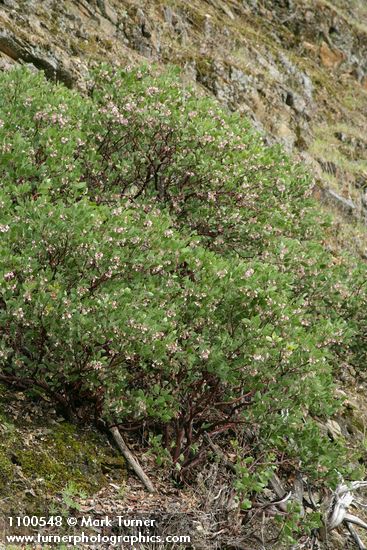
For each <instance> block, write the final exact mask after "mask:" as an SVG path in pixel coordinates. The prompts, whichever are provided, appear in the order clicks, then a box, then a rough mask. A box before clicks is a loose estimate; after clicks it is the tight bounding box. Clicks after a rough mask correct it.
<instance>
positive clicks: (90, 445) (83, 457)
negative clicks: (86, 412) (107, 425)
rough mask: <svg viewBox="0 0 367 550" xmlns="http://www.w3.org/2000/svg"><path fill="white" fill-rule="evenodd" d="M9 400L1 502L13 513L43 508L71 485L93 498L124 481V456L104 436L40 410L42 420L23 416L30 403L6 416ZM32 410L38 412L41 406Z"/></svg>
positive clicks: (3, 398) (3, 428)
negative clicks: (110, 486) (108, 485)
mask: <svg viewBox="0 0 367 550" xmlns="http://www.w3.org/2000/svg"><path fill="white" fill-rule="evenodd" d="M8 399H9V394H6V393H5V394H4V393H1V392H0V436H1V439H0V441H1V442H0V498H1V499H4V502H5V503H6V506H7V509H8V510H9V511H11V510H12V509H13V510H15V511H17V512H19V511H20V510H21V509H25V510H30V509H37V508H39V509H42V508H44V507H45V506H46V505H48V504H49V503H50V502H52V501H54V499H55V497H56V496H57V495H61V494H62V492H63V490H64V489H65V488H66V487H68V486H69V485H70V484H72V485H73V486H74V487H77V488H78V489H79V490H80V491H83V492H84V493H85V494H86V495H92V494H94V493H95V492H96V491H98V490H99V489H101V488H102V487H103V486H105V485H106V484H107V483H109V482H111V481H112V480H113V481H115V482H117V483H119V482H122V481H123V480H124V479H125V478H126V468H125V461H124V459H123V457H121V456H120V455H119V454H118V452H117V451H115V450H114V449H113V448H112V447H110V445H109V444H108V442H107V440H106V438H104V437H103V436H102V435H101V434H99V433H98V432H96V431H95V430H93V429H91V428H89V429H81V428H79V427H76V426H74V425H72V424H70V423H68V422H64V421H62V420H61V419H59V418H57V417H56V414H55V415H54V417H53V416H52V414H48V415H46V414H45V410H42V409H40V410H39V416H38V415H37V416H34V417H32V416H31V415H30V414H29V413H28V411H26V412H25V411H24V412H23V414H19V408H21V409H22V408H27V407H29V406H30V405H29V403H28V402H23V403H22V402H21V403H18V404H16V406H15V407H14V408H11V410H7V411H6V410H5V407H6V405H5V404H6V403H9V401H7V400H8ZM31 407H32V411H33V412H34V413H36V410H35V409H36V408H37V407H39V408H40V407H41V405H37V407H36V406H34V405H31ZM14 412H15V415H14V416H12V413H14ZM25 418H26V419H27V420H26V421H24V419H25ZM43 419H44V420H43Z"/></svg>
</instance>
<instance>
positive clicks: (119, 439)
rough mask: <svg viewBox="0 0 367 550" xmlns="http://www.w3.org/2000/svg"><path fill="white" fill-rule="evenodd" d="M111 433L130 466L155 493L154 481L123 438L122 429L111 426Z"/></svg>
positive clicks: (151, 491)
mask: <svg viewBox="0 0 367 550" xmlns="http://www.w3.org/2000/svg"><path fill="white" fill-rule="evenodd" d="M110 433H111V434H112V437H113V438H114V440H115V442H116V445H117V446H118V448H119V449H120V451H121V452H122V454H123V456H124V457H125V458H126V461H127V463H128V464H129V466H130V467H131V468H132V469H133V470H134V472H135V473H136V475H137V476H138V478H139V479H140V481H141V482H142V483H143V485H144V487H145V488H146V490H147V491H148V492H149V493H154V491H155V490H154V487H153V484H152V482H151V481H150V479H149V477H148V476H147V475H146V473H145V472H144V471H143V469H142V467H141V466H140V464H139V463H138V461H137V460H136V458H135V457H134V455H133V454H132V452H131V451H130V449H129V448H128V446H127V445H126V443H125V441H124V440H123V438H122V435H121V434H120V431H119V429H118V428H116V427H112V428H110Z"/></svg>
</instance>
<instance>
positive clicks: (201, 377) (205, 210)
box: [0, 67, 354, 506]
mask: <svg viewBox="0 0 367 550" xmlns="http://www.w3.org/2000/svg"><path fill="white" fill-rule="evenodd" d="M0 154H1V164H0V207H1V218H0V233H1V250H0V367H1V374H0V380H1V381H3V382H7V383H9V384H13V385H14V386H16V387H18V388H24V389H25V390H27V391H29V392H30V393H31V394H33V395H42V396H47V398H49V399H52V400H54V401H55V402H57V403H58V404H59V405H60V406H61V407H62V409H63V411H64V412H65V414H68V415H69V416H71V417H74V418H79V419H83V420H86V421H90V420H91V419H93V418H94V419H103V420H104V421H105V422H107V423H110V424H115V423H117V424H119V425H120V426H123V427H126V428H129V429H135V428H136V429H139V428H140V427H142V426H144V428H145V429H148V430H149V431H150V433H151V436H152V441H154V443H155V446H157V442H158V443H159V445H161V446H162V448H164V449H165V451H164V452H165V453H166V456H169V457H170V460H171V461H172V463H173V464H175V465H176V467H179V468H180V469H181V470H183V471H184V470H185V469H188V468H189V467H190V466H191V465H193V464H195V463H199V462H200V460H202V459H203V458H205V449H206V447H205V445H206V443H205V437H204V436H205V434H209V435H211V436H214V435H216V434H225V433H228V434H229V437H232V439H234V435H233V434H238V433H242V434H245V436H244V438H243V439H242V444H241V446H240V448H239V447H238V440H237V443H235V442H233V449H234V450H235V451H236V452H238V456H239V461H238V484H237V487H238V489H239V491H241V492H242V494H243V495H244V496H246V495H251V493H252V492H254V491H255V492H256V491H259V490H261V488H262V487H263V486H264V485H266V483H267V482H268V479H269V476H270V475H271V474H272V472H273V470H274V469H275V468H276V465H277V463H278V462H279V461H281V462H286V463H287V465H288V466H287V467H288V468H296V469H301V470H302V471H303V472H304V473H305V474H307V475H309V476H310V477H312V479H313V480H314V482H315V483H316V482H317V481H318V480H319V481H327V482H328V483H335V481H336V479H337V476H338V472H341V471H342V470H343V471H344V472H346V471H348V460H347V459H346V452H345V450H344V449H343V447H342V445H341V444H339V443H335V442H331V441H329V440H328V438H326V437H325V436H323V435H322V434H320V432H319V430H318V428H317V425H316V424H315V421H314V419H315V418H318V419H320V418H325V417H327V416H330V415H331V414H333V412H334V411H335V410H336V408H337V406H338V403H337V402H336V399H335V398H334V387H333V380H332V373H333V368H334V367H335V366H336V364H337V361H338V353H339V352H338V350H340V347H341V346H342V345H347V344H348V342H349V340H350V337H351V335H352V332H353V331H352V329H351V328H350V325H348V323H347V321H346V315H345V312H346V302H347V301H348V299H349V296H350V295H352V294H353V292H354V291H353V288H352V286H351V280H352V279H353V277H352V276H351V274H350V272H349V271H350V269H349V267H348V265H347V264H346V262H344V260H343V259H340V258H337V259H336V258H334V257H333V255H332V254H331V253H330V252H327V251H326V249H325V248H324V246H323V244H322V231H323V226H324V224H325V222H324V221H323V219H322V216H321V215H320V213H319V211H318V210H317V208H316V207H315V205H314V204H313V201H312V199H311V198H310V195H311V182H310V180H309V178H308V177H307V175H305V174H304V172H303V170H302V169H301V168H300V167H299V166H297V165H294V164H292V163H291V162H290V160H289V159H288V158H287V156H286V155H285V154H284V152H283V151H282V150H281V149H280V148H279V147H266V146H265V145H264V144H263V141H262V139H261V137H260V136H259V135H257V134H256V133H254V131H253V130H251V128H250V126H249V124H248V123H247V122H246V121H245V120H244V119H243V118H242V117H240V116H237V115H235V114H228V113H227V112H225V111H224V110H223V109H221V108H220V107H219V106H218V104H217V103H216V102H215V101H214V100H211V99H208V98H199V97H198V96H197V95H196V94H195V93H194V92H193V91H192V90H189V89H187V88H185V87H183V85H182V83H181V81H180V79H179V77H178V75H177V74H176V71H175V70H172V71H168V72H165V73H163V74H159V72H158V70H156V69H147V68H140V69H129V68H128V69H125V70H118V71H114V70H112V69H109V68H107V67H102V68H101V69H99V70H98V71H96V73H95V74H94V76H93V78H92V79H91V81H90V83H89V94H88V96H82V95H80V94H79V93H78V92H76V91H71V90H68V89H66V88H64V87H62V86H60V85H55V84H52V83H50V82H47V81H46V80H45V78H44V77H43V76H42V75H41V74H36V75H35V74H31V73H30V72H28V71H27V70H24V69H22V70H14V71H12V72H10V73H8V74H6V75H2V76H1V79H0ZM341 279H343V280H344V281H346V282H345V284H344V283H343V284H341V283H340V282H339V281H340V280H341ZM349 313H350V312H349ZM248 502H249V501H245V500H244V503H245V506H246V505H247V504H248Z"/></svg>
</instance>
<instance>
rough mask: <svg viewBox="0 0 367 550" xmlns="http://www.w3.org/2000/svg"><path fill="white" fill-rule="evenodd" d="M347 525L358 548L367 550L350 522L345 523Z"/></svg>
mask: <svg viewBox="0 0 367 550" xmlns="http://www.w3.org/2000/svg"><path fill="white" fill-rule="evenodd" d="M345 525H346V526H347V529H348V531H349V533H350V535H351V537H352V539H353V540H354V542H355V543H356V545H357V546H358V550H367V546H365V545H364V543H363V541H362V540H361V538H360V536H359V535H358V533H357V531H356V530H355V529H354V528H353V527H352V525H351V524H350V523H349V521H345Z"/></svg>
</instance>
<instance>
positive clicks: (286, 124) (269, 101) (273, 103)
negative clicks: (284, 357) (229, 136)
mask: <svg viewBox="0 0 367 550" xmlns="http://www.w3.org/2000/svg"><path fill="white" fill-rule="evenodd" d="M144 60H145V61H146V62H148V63H153V62H157V63H163V64H164V63H175V64H177V65H179V66H181V67H182V69H183V74H184V76H185V78H186V79H187V80H188V81H191V82H194V83H196V85H197V86H198V88H199V89H200V90H201V91H203V92H204V93H211V94H214V95H215V96H216V97H217V98H218V99H219V101H221V102H222V103H223V104H225V105H226V106H228V108H229V109H232V110H237V111H240V112H243V113H244V114H245V115H246V116H248V117H249V118H250V119H251V120H252V121H253V124H254V125H255V127H257V128H258V129H259V130H260V131H261V132H263V134H264V139H266V140H268V141H269V142H274V141H276V142H279V143H281V144H282V145H283V146H284V147H285V148H286V149H287V150H288V151H289V152H290V153H292V154H294V155H295V156H296V157H298V158H300V159H301V160H303V161H304V162H307V163H308V164H309V166H310V168H311V169H312V170H313V172H314V174H315V180H316V182H317V191H316V192H317V193H318V194H319V196H320V198H322V199H323V200H325V201H326V202H327V203H328V204H329V206H328V208H332V209H334V208H335V212H336V213H337V212H338V211H339V210H340V212H341V213H342V218H341V219H342V223H341V225H340V227H339V228H338V227H337V228H336V230H335V235H334V236H330V235H329V236H328V238H329V240H330V241H332V238H335V241H336V242H340V241H342V240H344V241H345V239H347V240H348V243H351V245H352V246H354V247H355V249H356V250H357V251H358V252H359V253H360V254H362V255H364V254H366V250H367V248H366V241H367V239H366V232H365V228H364V223H365V220H366V218H367V133H366V129H367V4H366V2H365V0H348V1H346V0H330V1H328V0H243V1H240V0H227V1H226V0H192V1H190V2H187V1H185V0H166V1H163V0H151V1H147V0H140V1H138V0H135V1H134V0H108V1H107V0H90V1H89V2H88V1H87V0H64V1H59V2H56V1H54V0H0V68H1V69H3V70H7V69H9V68H11V67H12V66H13V65H14V64H17V63H22V64H28V65H29V66H31V67H33V68H34V69H35V70H37V69H42V70H44V71H45V72H46V74H47V75H48V76H49V77H50V78H56V79H57V80H60V81H61V82H63V83H65V84H66V85H67V86H69V87H78V88H81V89H85V88H86V86H87V81H88V70H89V67H90V66H92V65H93V64H94V63H96V62H100V61H108V62H110V63H112V64H115V65H125V64H130V63H135V62H142V61H144ZM352 218H354V219H355V218H357V219H358V220H359V223H360V225H358V223H355V221H354V222H353V224H348V223H345V221H348V219H350V220H351V219H352ZM332 244H334V243H332ZM354 375H355V373H353V372H350V371H346V372H345V373H344V375H343V376H344V382H345V383H346V385H348V386H349V390H348V401H347V402H346V406H345V414H344V416H343V417H340V418H337V419H335V421H334V422H333V423H331V424H330V425H328V426H327V427H326V428H325V429H327V430H328V431H329V434H330V437H338V435H339V432H340V433H343V435H346V436H350V435H352V438H353V439H355V440H356V439H359V440H362V439H364V432H365V425H366V422H367V421H366V420H365V419H366V411H365V405H364V403H363V398H361V396H360V395H359V390H360V388H356V387H354V388H353V390H351V389H350V386H351V382H352V381H353V378H354ZM361 387H363V388H364V386H361ZM4 406H5V405H4ZM25 406H26V407H28V406H29V405H28V404H26V405H25ZM3 412H4V411H3ZM5 413H6V415H5ZM8 414H9V411H8V410H5V412H4V415H5V416H4V419H5V420H6V419H7V421H6V422H8V423H9V425H13V423H15V420H14V419H13V420H14V422H13V420H12V419H11V420H9V418H8ZM22 414H23V413H19V415H20V416H21V415H22ZM4 419H3V421H2V424H5V428H6V422H5V420H4ZM0 427H1V425H0ZM41 428H42V429H40V430H39V433H40V434H41V436H42V437H43V436H44V434H46V435H47V434H48V433H49V432H48V430H49V429H50V427H49V426H42V427H41ZM6 430H7V428H6V429H5V432H6ZM2 431H4V427H2ZM11 431H12V430H10V432H9V430H8V431H7V432H6V433H8V432H9V433H11ZM5 432H4V433H5ZM37 434H38V432H37ZM37 434H36V436H34V433H33V427H32V433H31V434H30V435H29V434H28V435H29V437H28V436H27V437H28V439H29V441H30V444H29V446H30V447H31V446H32V445H33V443H32V442H33V440H34V439H35V440H37V437H38V435H39V434H38V435H37ZM2 451H3V455H4V460H5V462H6V465H7V466H8V467H9V468H10V469H11V470H12V471H13V470H14V469H15V470H17V469H18V470H19V464H17V462H16V461H15V462H14V461H13V462H12V457H11V456H10V457H9V456H8V451H7V449H5V448H4V449H2ZM26 451H27V449H26ZM41 451H42V449H41V450H40V452H41ZM19 452H23V451H19ZM17 460H18V461H19V459H17ZM145 466H147V467H148V468H149V459H148V463H147V464H146V465H145ZM20 467H21V464H20ZM97 473H98V475H99V471H98V472H97ZM102 473H105V472H102ZM107 475H108V476H110V473H108V474H107ZM203 475H206V472H204V474H203ZM208 475H209V474H208ZM210 475H212V474H210ZM120 477H121V476H120ZM105 481H106V480H103V483H101V487H102V489H101V490H102V491H105ZM107 481H108V482H111V481H112V483H110V486H112V490H115V492H116V494H113V495H112V496H111V492H110V493H108V494H107V495H104V496H103V498H104V500H101V501H98V498H97V504H98V506H99V507H100V510H101V513H102V512H105V510H106V506H113V505H115V503H116V500H118V496H119V498H120V499H121V500H122V501H123V504H124V505H126V501H125V500H124V499H123V498H122V493H123V492H124V483H123V480H121V479H120V480H118V481H116V479H112V477H111V476H110V477H108V479H107ZM18 482H19V479H18ZM135 483H136V482H135ZM23 485H24V486H23ZM23 485H20V486H19V487H20V489H21V490H22V491H24V487H27V490H32V488H29V487H28V485H29V480H25V481H24V484H23ZM19 487H18V488H19ZM116 487H117V488H116ZM167 487H168V486H167V485H164V486H163V485H162V489H163V492H164V491H166V493H167V494H169V495H171V496H170V497H167V500H169V502H168V503H166V502H163V500H162V501H161V502H160V503H158V504H159V505H160V506H161V507H162V508H166V509H167V510H169V511H172V510H176V511H177V510H179V511H181V510H182V509H185V510H187V509H189V507H190V504H192V506H193V507H196V506H201V505H202V504H203V503H202V502H201V504H200V502H199V504H198V502H197V501H200V499H201V500H202V495H201V494H200V495H198V494H196V495H192V494H190V495H189V496H184V497H183V494H182V493H181V494H180V495H178V494H177V493H176V492H175V490H174V488H172V487H168V488H167ZM130 489H131V485H130ZM110 491H111V490H110ZM202 493H203V494H204V491H203V492H202ZM205 494H207V493H205ZM137 495H138V496H137ZM215 496H216V495H215V494H214V493H213V495H212V497H213V499H214V497H215ZM232 496H233V495H231V494H229V496H228V499H229V500H230V499H231V498H232ZM273 496H274V495H270V497H269V498H272V497H273ZM142 498H143V496H141V495H140V493H137V489H136V486H135V487H134V486H133V489H132V491H130V495H129V499H130V500H129V504H130V505H131V506H134V505H135V507H136V509H139V506H140V505H141V499H142ZM161 498H163V497H161ZM186 498H187V501H186V500H185V499H186ZM134 499H135V501H134ZM195 499H196V500H195ZM189 500H190V502H189ZM208 502H210V506H213V505H214V504H215V503H214V500H213V501H210V499H209V500H208V501H207V503H206V504H207V505H208ZM131 503H133V504H131ZM84 504H85V507H86V509H87V508H88V506H90V505H91V503H90V502H89V501H87V502H86V503H84ZM148 504H149V503H148ZM92 505H93V506H94V505H95V503H93V502H92ZM154 505H156V503H154ZM154 505H153V504H152V507H153V506H154ZM121 506H122V504H121ZM180 507H181V508H180ZM202 507H203V506H202ZM204 510H205V507H204ZM233 521H234V520H233ZM339 543H340V546H338V541H337V540H335V541H334V542H333V543H332V544H333V545H334V546H333V547H340V548H342V547H344V540H343V539H341V540H340V541H339ZM228 547H230V546H228ZM234 547H235V546H232V548H234Z"/></svg>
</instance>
